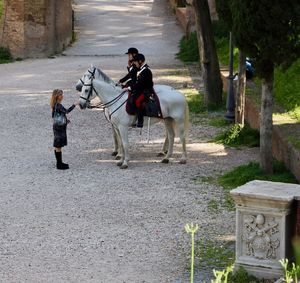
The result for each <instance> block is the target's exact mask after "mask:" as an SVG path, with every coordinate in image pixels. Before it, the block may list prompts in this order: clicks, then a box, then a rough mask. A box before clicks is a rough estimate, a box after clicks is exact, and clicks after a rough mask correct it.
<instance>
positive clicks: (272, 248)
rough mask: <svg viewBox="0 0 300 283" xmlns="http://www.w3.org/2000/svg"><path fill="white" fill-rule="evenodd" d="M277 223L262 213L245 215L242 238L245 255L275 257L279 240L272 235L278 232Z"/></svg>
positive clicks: (264, 257) (265, 257) (258, 257)
mask: <svg viewBox="0 0 300 283" xmlns="http://www.w3.org/2000/svg"><path fill="white" fill-rule="evenodd" d="M278 226H279V223H277V222H276V221H275V219H274V218H268V219H266V217H265V216H264V215H263V214H258V215H256V216H254V215H247V216H245V218H244V223H243V230H244V231H243V235H242V240H243V241H244V243H245V245H246V255H248V256H253V257H255V258H257V259H276V250H277V249H278V247H279V245H280V240H279V239H278V238H277V237H276V236H274V235H276V234H277V233H278V232H279V229H278Z"/></svg>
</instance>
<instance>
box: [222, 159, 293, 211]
mask: <svg viewBox="0 0 300 283" xmlns="http://www.w3.org/2000/svg"><path fill="white" fill-rule="evenodd" d="M273 169H274V173H273V175H265V174H264V173H263V172H262V170H261V168H260V166H259V164H258V163H257V162H250V163H249V164H247V165H242V166H239V167H236V168H235V169H233V170H232V171H230V172H228V173H225V174H224V175H222V176H220V177H218V179H217V182H218V184H219V185H220V186H222V187H223V188H224V189H225V196H224V205H223V206H224V207H226V208H227V210H228V211H233V210H234V209H235V204H234V201H233V199H232V197H231V195H230V190H231V189H235V188H237V187H239V186H242V185H244V184H246V183H248V182H250V181H253V180H263V181H272V182H282V183H292V184H297V183H298V182H297V180H296V179H295V177H294V175H293V174H292V173H291V172H290V171H288V170H287V169H286V167H285V165H284V164H283V163H282V162H279V161H277V160H275V161H274V163H273Z"/></svg>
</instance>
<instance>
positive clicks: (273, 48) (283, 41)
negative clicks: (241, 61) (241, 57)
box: [216, 0, 300, 78]
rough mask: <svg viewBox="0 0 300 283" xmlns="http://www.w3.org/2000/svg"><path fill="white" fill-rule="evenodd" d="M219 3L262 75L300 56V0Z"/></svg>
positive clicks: (237, 39) (219, 0)
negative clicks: (275, 66)
mask: <svg viewBox="0 0 300 283" xmlns="http://www.w3.org/2000/svg"><path fill="white" fill-rule="evenodd" d="M216 5H217V10H218V13H219V16H220V18H222V19H223V21H225V22H226V24H227V25H228V27H229V28H230V29H231V30H232V32H233V34H234V37H235V43H236V45H237V46H238V47H239V48H240V49H241V50H243V51H244V52H245V53H246V55H247V56H249V57H251V58H253V59H254V60H255V64H256V71H257V73H258V75H260V76H261V77H263V78H264V76H265V75H267V74H268V73H269V69H270V68H271V69H273V67H274V65H277V66H278V65H280V66H283V67H284V68H286V67H288V66H290V65H291V64H292V62H294V61H295V60H296V59H297V58H299V57H300V1H299V0H285V1H281V0H274V1H270V0H216Z"/></svg>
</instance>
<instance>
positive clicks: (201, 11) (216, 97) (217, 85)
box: [193, 0, 222, 107]
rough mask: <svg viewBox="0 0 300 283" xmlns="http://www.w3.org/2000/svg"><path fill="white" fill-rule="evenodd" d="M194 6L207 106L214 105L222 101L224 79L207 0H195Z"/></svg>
mask: <svg viewBox="0 0 300 283" xmlns="http://www.w3.org/2000/svg"><path fill="white" fill-rule="evenodd" d="M193 6H194V8H195V15H196V27H197V36H198V45H199V53H200V65H201V71H202V76H203V81H204V89H205V94H204V101H205V105H206V106H207V107H214V106H216V105H220V104H221V102H222V80H221V75H220V67H219V60H218V56H217V50H216V47H215V41H214V35H213V29H212V22H211V18H210V11H209V6H208V2H207V0H194V1H193Z"/></svg>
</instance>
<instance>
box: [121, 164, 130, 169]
mask: <svg viewBox="0 0 300 283" xmlns="http://www.w3.org/2000/svg"><path fill="white" fill-rule="evenodd" d="M120 168H121V169H127V168H128V165H127V164H123V165H122V166H121V167H120Z"/></svg>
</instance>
